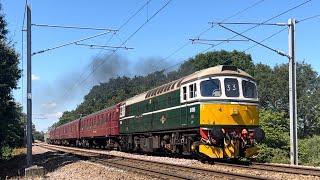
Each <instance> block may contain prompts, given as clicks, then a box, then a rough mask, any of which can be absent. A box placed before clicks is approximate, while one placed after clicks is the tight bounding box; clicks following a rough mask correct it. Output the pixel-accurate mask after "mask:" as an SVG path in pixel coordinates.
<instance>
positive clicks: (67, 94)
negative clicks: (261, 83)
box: [59, 0, 151, 101]
mask: <svg viewBox="0 0 320 180" xmlns="http://www.w3.org/2000/svg"><path fill="white" fill-rule="evenodd" d="M150 1H151V0H149V1H147V2H146V3H145V4H143V5H142V6H141V7H140V8H139V9H138V10H137V11H136V12H135V13H134V14H133V15H131V16H130V18H129V19H128V20H127V21H126V22H124V23H123V24H122V25H121V26H120V27H119V28H118V31H120V30H121V29H122V28H123V27H124V26H125V25H127V24H128V23H129V22H130V21H131V20H132V19H133V18H134V17H135V16H136V15H137V14H138V13H139V12H141V10H142V9H144V7H145V6H146V5H147V4H148V3H150ZM115 35H117V34H116V32H114V33H113V34H112V36H111V37H110V38H109V39H108V41H107V42H106V43H105V45H107V44H108V43H109V42H110V41H111V39H112V38H113V37H114V36H115ZM104 50H105V49H100V51H99V52H98V53H97V55H96V56H95V57H94V58H93V59H92V61H91V62H90V63H89V64H88V65H87V66H85V67H84V68H83V69H82V73H81V75H80V77H79V78H78V79H77V80H76V81H75V82H74V83H73V85H72V86H71V88H70V89H69V90H67V92H66V93H65V94H64V95H63V96H62V98H61V99H60V100H59V101H61V100H62V99H65V98H66V97H68V96H70V94H71V93H72V92H73V88H74V87H75V86H76V85H77V84H78V83H79V82H80V80H81V79H82V77H83V76H84V74H85V73H86V72H87V70H88V69H89V67H90V66H91V65H92V64H93V63H94V62H95V61H96V59H97V58H98V57H99V56H100V54H101V52H103V51H104ZM114 52H115V51H113V53H114ZM113 53H112V54H113Z"/></svg>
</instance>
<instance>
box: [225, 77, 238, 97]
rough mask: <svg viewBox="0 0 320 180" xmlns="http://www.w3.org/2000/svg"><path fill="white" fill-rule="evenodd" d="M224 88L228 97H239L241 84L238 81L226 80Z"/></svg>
mask: <svg viewBox="0 0 320 180" xmlns="http://www.w3.org/2000/svg"><path fill="white" fill-rule="evenodd" d="M224 88H225V92H226V96H227V97H239V83H238V80H237V79H234V78H226V79H224Z"/></svg>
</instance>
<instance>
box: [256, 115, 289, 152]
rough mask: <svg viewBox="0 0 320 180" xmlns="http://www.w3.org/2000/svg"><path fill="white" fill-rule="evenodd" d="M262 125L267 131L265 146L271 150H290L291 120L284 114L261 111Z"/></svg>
mask: <svg viewBox="0 0 320 180" xmlns="http://www.w3.org/2000/svg"><path fill="white" fill-rule="evenodd" d="M260 125H261V128H262V129H263V130H264V131H265V134H266V138H265V140H264V144H266V145H267V146H268V147H271V148H281V149H284V150H289V140H290V139H289V132H290V128H289V119H288V118H287V117H286V115H285V113H283V112H274V111H271V110H265V109H261V110H260Z"/></svg>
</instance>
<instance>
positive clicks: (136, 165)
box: [37, 143, 271, 180]
mask: <svg viewBox="0 0 320 180" xmlns="http://www.w3.org/2000/svg"><path fill="white" fill-rule="evenodd" d="M37 145H38V146H40V147H44V148H48V149H52V150H57V151H62V152H67V153H72V154H77V155H82V156H90V157H93V159H94V158H97V157H98V158H99V160H97V159H96V162H99V163H102V164H106V165H111V166H114V167H117V168H121V167H124V168H125V169H130V170H133V171H139V172H142V171H145V173H147V174H152V176H155V175H157V174H158V175H157V176H158V177H163V176H168V177H169V176H170V178H173V179H176V178H178V179H198V178H193V177H190V176H188V177H186V176H184V175H179V174H175V173H170V171H166V172H165V171H160V170H159V169H157V170H154V169H153V170H152V168H150V167H153V166H159V165H161V167H162V168H163V167H165V168H166V169H167V170H173V169H175V170H176V171H181V172H193V173H192V174H207V175H212V176H218V177H226V178H232V179H246V180H247V179H259V180H269V179H271V178H266V177H262V176H253V175H247V174H238V173H234V172H227V171H220V170H213V169H203V168H199V167H192V166H185V165H178V164H171V163H164V162H156V161H151V160H144V159H137V158H132V157H122V156H115V155H107V154H103V152H102V151H101V150H100V151H96V152H92V151H90V150H87V149H79V148H73V147H72V148H71V147H61V146H55V145H47V144H44V143H41V144H37ZM103 155H105V156H106V155H107V156H108V157H118V158H122V159H123V160H127V161H132V162H134V163H132V164H134V165H126V164H123V163H121V162H115V161H114V160H110V159H109V160H108V159H101V157H102V158H103ZM140 164H143V166H142V167H141V166H139V165H140ZM144 167H146V168H144ZM122 169H123V168H122Z"/></svg>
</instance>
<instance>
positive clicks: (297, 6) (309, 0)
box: [165, 0, 312, 71]
mask: <svg viewBox="0 0 320 180" xmlns="http://www.w3.org/2000/svg"><path fill="white" fill-rule="evenodd" d="M311 1H312V0H308V1H305V2H303V3H300V4H298V5H296V6H294V7H292V8H290V9H288V10H286V11H283V12H282V13H280V14H278V15H276V16H273V17H271V18H269V19H267V20H265V21H263V22H262V23H259V24H263V23H267V22H269V21H271V20H273V19H275V18H277V17H280V16H282V15H284V14H286V13H288V12H290V11H292V10H294V9H297V8H299V7H301V6H303V5H305V4H307V3H309V2H311ZM259 24H257V25H256V26H253V27H251V28H249V29H247V30H245V31H243V32H241V33H240V34H243V33H246V32H248V31H250V30H252V29H254V28H257V27H258V26H260V25H259ZM235 37H238V35H234V36H232V37H230V38H228V39H233V38H235ZM223 43H225V42H221V43H218V44H216V45H214V46H211V47H209V48H207V49H205V50H203V51H201V52H200V53H204V52H206V51H208V50H210V49H212V48H213V47H217V46H219V45H221V44H223ZM186 61H187V60H183V61H180V62H178V63H177V64H175V65H173V66H170V67H169V68H166V69H165V71H168V70H169V69H172V68H174V67H175V66H177V65H179V64H182V63H183V62H186Z"/></svg>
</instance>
